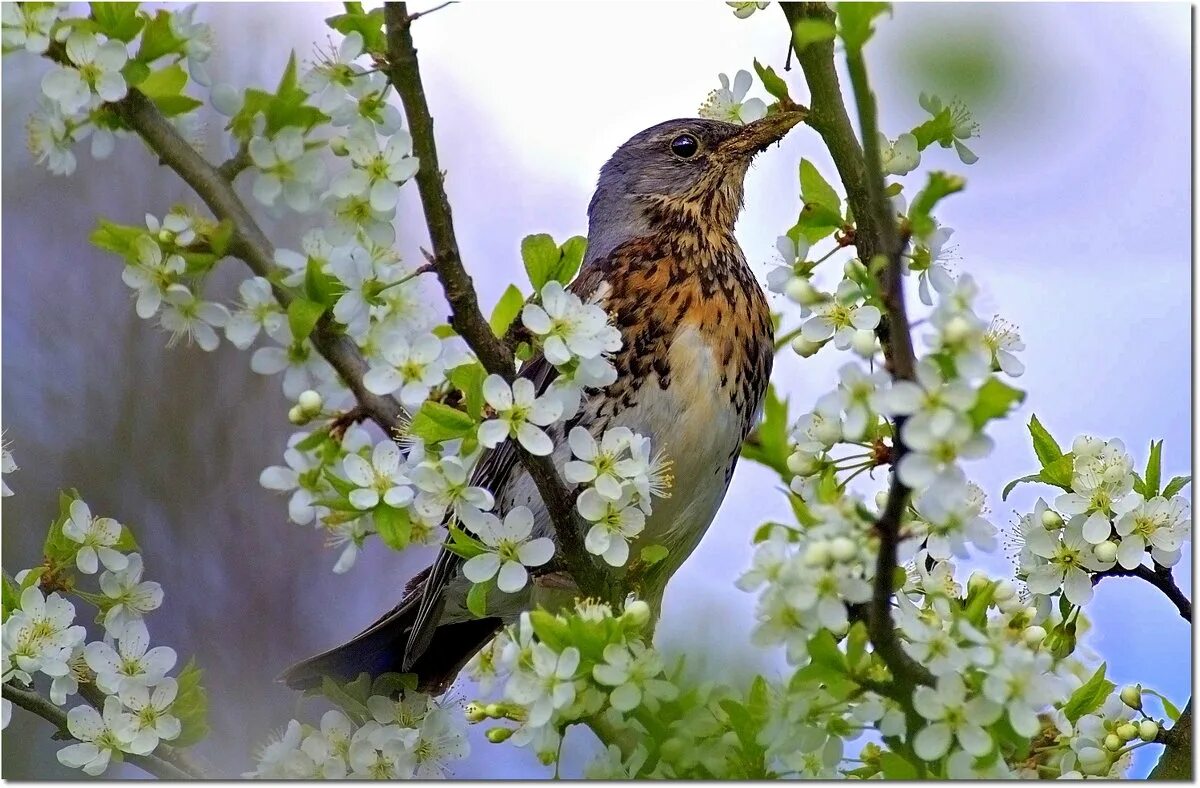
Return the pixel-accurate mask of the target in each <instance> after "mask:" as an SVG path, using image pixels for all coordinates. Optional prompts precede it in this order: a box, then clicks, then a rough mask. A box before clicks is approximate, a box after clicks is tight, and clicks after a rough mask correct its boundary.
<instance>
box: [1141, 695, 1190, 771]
mask: <svg viewBox="0 0 1200 788" xmlns="http://www.w3.org/2000/svg"><path fill="white" fill-rule="evenodd" d="M1159 739H1160V740H1161V741H1162V743H1163V744H1165V745H1166V747H1165V748H1164V749H1163V754H1162V757H1160V758H1159V759H1158V763H1157V764H1155V766H1154V769H1153V770H1152V771H1151V772H1150V779H1151V780H1187V781H1189V782H1190V781H1191V779H1192V699H1191V698H1189V699H1188V702H1187V705H1186V706H1184V707H1183V712H1182V713H1181V714H1180V715H1179V719H1177V720H1175V724H1174V725H1172V726H1171V727H1170V728H1168V729H1167V730H1165V731H1163V732H1162V733H1161V734H1159Z"/></svg>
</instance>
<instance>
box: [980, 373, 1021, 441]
mask: <svg viewBox="0 0 1200 788" xmlns="http://www.w3.org/2000/svg"><path fill="white" fill-rule="evenodd" d="M1023 399H1025V392H1023V391H1021V390H1020V389H1015V388H1013V387H1012V386H1010V385H1008V384H1007V383H1005V382H1004V381H1002V380H1000V378H998V377H996V376H995V375H993V376H992V377H990V378H988V379H987V380H986V381H984V383H983V385H982V386H980V387H979V393H978V396H976V398H975V404H974V406H972V407H971V412H970V416H971V423H972V424H974V425H975V429H980V428H981V427H983V425H985V424H987V423H988V422H989V421H991V420H992V419H1002V418H1004V417H1005V416H1007V415H1008V414H1009V412H1010V411H1011V410H1012V409H1013V408H1015V407H1016V406H1017V405H1018V404H1020V402H1021V400H1023Z"/></svg>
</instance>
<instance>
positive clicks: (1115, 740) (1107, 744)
mask: <svg viewBox="0 0 1200 788" xmlns="http://www.w3.org/2000/svg"><path fill="white" fill-rule="evenodd" d="M1124 746H1125V742H1123V741H1121V737H1120V736H1118V735H1117V734H1115V733H1110V734H1108V735H1107V736H1105V737H1104V748H1105V749H1106V750H1111V751H1113V752H1116V751H1117V750H1119V749H1121V748H1122V747H1124Z"/></svg>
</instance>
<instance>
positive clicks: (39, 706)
mask: <svg viewBox="0 0 1200 788" xmlns="http://www.w3.org/2000/svg"><path fill="white" fill-rule="evenodd" d="M3 690H4V699H5V700H8V701H11V702H12V703H13V704H14V705H16V706H20V707H21V708H23V709H25V710H26V711H28V712H30V713H32V714H36V715H37V716H39V717H41V718H42V719H44V720H46V721H47V722H49V723H50V724H51V725H53V726H55V727H56V728H58V734H57V735H58V736H59V737H60V738H74V737H73V736H71V733H70V731H69V730H68V728H67V713H66V712H65V711H63V710H62V709H60V708H59V707H58V706H55V705H54V704H53V703H51V702H50V701H48V700H46V699H45V698H43V697H42V696H41V695H39V694H38V693H36V692H34V691H33V690H23V689H20V688H18V687H16V686H14V685H13V683H12V682H9V683H7V684H5V685H4V687H3ZM155 752H156V753H158V755H131V754H126V755H125V760H127V761H129V762H130V763H132V764H133V765H134V766H137V767H138V768H140V769H142V770H143V771H145V772H146V773H147V774H152V775H154V776H155V777H158V778H160V779H163V780H203V779H206V778H207V777H208V775H206V774H204V773H203V772H201V771H199V770H196V769H195V768H194V767H192V768H189V769H185V768H183V766H182V764H183V763H185V761H183V760H181V759H180V758H179V757H178V756H179V753H178V752H177V751H176V750H175V749H174V748H173V747H170V746H168V745H166V744H159V745H158V747H156V748H155ZM160 756H161V757H160ZM172 761H174V763H172Z"/></svg>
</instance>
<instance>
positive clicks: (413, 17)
mask: <svg viewBox="0 0 1200 788" xmlns="http://www.w3.org/2000/svg"><path fill="white" fill-rule="evenodd" d="M448 5H454V0H447V2H445V3H441V4H440V5H435V6H434V7H433V8H426V9H425V10H424V11H415V12H413V13H412V14H410V15H409V17H408V23H409V24H410V25H411V24H412V23H413V22H416V21H417V20H418V19H420V18H421V17H423V16H428V15H429V14H432V13H433V12H434V11H441V10H442V9H443V8H445V7H446V6H448Z"/></svg>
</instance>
